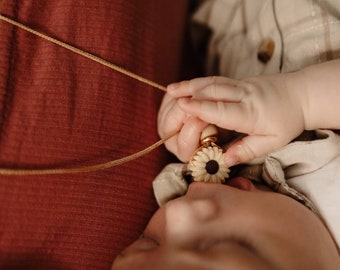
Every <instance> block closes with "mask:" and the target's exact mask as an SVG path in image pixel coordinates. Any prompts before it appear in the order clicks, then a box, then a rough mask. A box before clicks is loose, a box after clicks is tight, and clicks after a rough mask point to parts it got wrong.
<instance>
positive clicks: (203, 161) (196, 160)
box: [0, 15, 229, 183]
mask: <svg viewBox="0 0 340 270" xmlns="http://www.w3.org/2000/svg"><path fill="white" fill-rule="evenodd" d="M0 20H2V21H5V22H7V23H9V24H11V25H13V26H16V27H18V28H20V29H22V30H24V31H27V32H29V33H31V34H33V35H35V36H38V37H40V38H42V39H44V40H47V41H49V42H51V43H53V44H56V45H58V46H60V47H62V48H64V49H66V50H69V51H72V52H74V53H76V54H78V55H81V56H83V57H85V58H88V59H90V60H92V61H94V62H97V63H100V64H102V65H104V66H106V67H108V68H110V69H113V70H115V71H117V72H119V73H122V74H124V75H126V76H128V77H130V78H132V79H135V80H138V81H140V82H142V83H144V84H147V85H149V86H152V87H154V88H156V89H158V90H161V91H164V92H166V87H165V86H162V85H160V84H158V83H156V82H153V81H151V80H149V79H146V78H144V77H142V76H140V75H138V74H135V73H132V72H130V71H128V70H126V69H124V68H122V67H120V66H117V65H115V64H113V63H111V62H108V61H106V60H104V59H102V58H100V57H98V56H96V55H93V54H90V53H88V52H86V51H83V50H80V49H78V48H77V47H74V46H71V45H69V44H67V43H65V42H62V41H60V40H58V39H55V38H53V37H50V36H48V35H45V34H43V33H41V32H39V31H36V30H34V29H32V28H30V27H28V26H26V25H24V24H21V23H19V22H17V21H15V20H12V19H10V18H8V17H5V16H3V15H0ZM178 132H179V130H175V131H173V132H171V133H170V134H169V135H168V136H166V137H164V138H163V139H161V140H159V141H158V142H156V143H154V144H152V145H151V146H149V147H147V148H145V149H143V150H141V151H139V152H136V153H134V154H131V155H129V156H126V157H123V158H120V159H116V160H112V161H109V162H106V163H101V164H96V165H91V166H85V167H78V168H52V169H4V168H0V175H48V174H54V175H55V174H72V173H84V172H93V171H98V170H103V169H108V168H111V167H114V166H118V165H121V164H123V163H126V162H129V161H132V160H134V159H136V158H139V157H141V156H144V155H145V154H147V153H149V152H151V151H152V150H154V149H155V148H157V147H158V146H160V145H162V144H163V143H165V142H166V141H167V140H168V139H170V138H171V137H173V136H174V135H176V134H177V133H178ZM204 133H206V134H207V135H205V134H204ZM216 140H217V129H216V128H214V127H212V126H211V125H209V126H208V128H207V129H206V130H205V131H203V133H202V136H201V143H200V145H201V146H200V147H199V148H198V149H197V150H196V151H195V153H194V155H193V156H192V158H191V160H190V162H189V164H188V173H190V174H191V175H192V177H193V180H194V181H205V182H215V183H223V182H224V180H225V178H228V173H229V168H227V167H226V165H225V164H224V161H223V158H222V149H221V148H220V147H219V146H218V145H216V144H215V142H216Z"/></svg>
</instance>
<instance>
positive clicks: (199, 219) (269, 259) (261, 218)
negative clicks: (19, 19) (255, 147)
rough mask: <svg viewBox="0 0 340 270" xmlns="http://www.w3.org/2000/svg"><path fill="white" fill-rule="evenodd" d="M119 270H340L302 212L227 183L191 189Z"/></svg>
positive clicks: (249, 187) (314, 220)
mask: <svg viewBox="0 0 340 270" xmlns="http://www.w3.org/2000/svg"><path fill="white" fill-rule="evenodd" d="M118 269H119V270H124V269H129V270H133V269H138V270H142V269H148V270H149V269H162V270H166V269H176V270H178V269H195V270H198V269H209V270H211V269H223V270H227V269H233V270H241V269H242V270H246V269H249V270H250V269H251V270H254V269H261V270H265V269H268V270H269V269H270V270H272V269H282V270H284V269H287V270H294V269H299V270H302V269H308V270H311V269H315V270H316V269H318V270H320V269H327V270H333V269H334V270H336V269H340V261H339V255H338V252H337V247H336V245H335V243H334V241H333V239H332V237H331V235H330V233H329V232H328V231H327V229H326V227H325V226H324V225H323V223H322V222H321V220H320V219H319V218H318V217H317V216H316V215H315V214H313V213H312V212H311V211H310V210H308V209H307V208H306V207H305V206H303V205H302V204H300V203H298V202H296V201H294V200H293V199H291V198H289V197H287V196H284V195H281V194H278V193H275V192H272V191H271V190H269V189H268V188H267V187H265V186H262V185H256V186H255V185H254V184H253V183H252V182H250V181H249V180H248V179H246V178H241V177H238V178H233V179H230V180H228V182H227V185H220V184H211V183H193V184H191V185H190V187H189V190H188V192H187V194H186V195H185V196H183V197H180V198H178V199H175V200H173V201H170V202H168V203H167V204H166V205H165V206H163V207H161V208H160V209H159V210H158V211H157V212H156V213H155V214H154V216H153V217H152V219H151V220H150V222H149V224H148V225H147V227H146V229H145V231H144V233H143V235H142V236H141V237H140V238H139V239H138V240H137V241H136V242H134V243H133V244H132V245H131V246H129V247H128V248H127V249H125V250H124V251H123V252H122V253H121V254H120V255H119V256H118V257H117V258H116V260H115V261H114V263H113V266H112V270H118Z"/></svg>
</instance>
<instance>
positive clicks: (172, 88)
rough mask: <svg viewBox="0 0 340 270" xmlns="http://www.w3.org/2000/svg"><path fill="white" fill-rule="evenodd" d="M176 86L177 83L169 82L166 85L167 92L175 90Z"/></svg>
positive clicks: (177, 85)
mask: <svg viewBox="0 0 340 270" xmlns="http://www.w3.org/2000/svg"><path fill="white" fill-rule="evenodd" d="M178 87H179V83H172V84H169V85H168V87H167V91H168V92H172V91H175V90H176V89H177V88H178Z"/></svg>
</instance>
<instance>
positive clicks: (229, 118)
mask: <svg viewBox="0 0 340 270" xmlns="http://www.w3.org/2000/svg"><path fill="white" fill-rule="evenodd" d="M178 105H179V107H180V108H181V109H182V110H183V111H185V112H186V113H188V114H191V115H193V116H195V117H197V118H199V119H201V120H203V121H205V122H206V123H211V124H214V125H216V126H218V127H220V128H225V129H228V130H235V131H238V132H245V133H247V132H248V129H250V128H251V127H247V125H246V121H245V119H247V117H248V116H249V113H248V110H247V108H246V107H245V106H242V104H241V103H227V102H221V101H209V100H208V101H207V100H198V99H190V98H181V99H179V100H178Z"/></svg>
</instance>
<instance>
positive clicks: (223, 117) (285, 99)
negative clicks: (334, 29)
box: [161, 73, 305, 166]
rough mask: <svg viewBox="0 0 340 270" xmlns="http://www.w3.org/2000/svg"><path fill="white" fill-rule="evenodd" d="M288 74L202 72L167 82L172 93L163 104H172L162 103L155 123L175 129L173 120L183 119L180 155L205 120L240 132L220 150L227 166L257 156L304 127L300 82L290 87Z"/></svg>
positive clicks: (176, 123) (291, 77)
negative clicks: (212, 74) (234, 75)
mask: <svg viewBox="0 0 340 270" xmlns="http://www.w3.org/2000/svg"><path fill="white" fill-rule="evenodd" d="M294 76H295V75H294V74H293V73H292V74H279V75H271V76H260V77H254V78H249V79H244V80H233V79H229V78H225V77H207V78H198V79H194V80H190V81H183V82H180V83H176V84H172V85H170V86H169V87H168V93H169V95H171V96H172V97H173V98H171V97H170V96H168V101H169V104H168V106H169V107H171V106H172V107H171V108H168V109H165V108H163V110H165V111H166V112H165V113H164V112H163V117H161V118H162V120H163V121H164V122H162V126H161V127H162V128H163V129H166V130H168V129H172V128H180V127H181V124H179V123H180V122H181V121H182V122H183V123H184V124H183V127H182V130H181V132H182V134H181V135H179V136H178V138H177V145H179V144H182V146H181V147H179V146H177V151H178V150H179V149H181V150H180V151H181V152H180V154H181V156H182V157H185V159H186V158H188V156H187V155H185V154H184V149H186V150H187V154H189V155H190V154H192V152H193V151H194V148H195V147H194V146H197V144H198V139H199V136H200V132H201V131H202V130H203V129H204V127H205V126H206V124H207V123H211V124H214V125H216V126H218V127H220V128H223V129H227V130H235V131H237V132H239V133H243V134H245V135H246V136H244V137H243V138H242V139H240V140H238V141H236V142H235V143H233V144H231V145H230V147H229V148H228V149H227V151H226V153H225V154H224V159H225V161H226V163H227V165H228V166H232V165H235V164H238V163H241V162H246V161H249V160H252V159H254V158H256V157H261V156H263V155H265V154H267V153H269V152H272V151H274V150H276V149H278V148H280V147H282V146H284V145H286V144H288V143H289V142H290V141H292V140H293V139H294V138H296V137H297V136H298V135H299V134H300V133H301V132H302V131H303V130H304V128H305V123H304V113H303V104H302V103H303V101H304V98H303V92H304V91H303V85H301V84H300V85H299V89H296V88H297V87H296V83H293V82H294V81H295V78H294ZM170 104H171V105H170ZM167 113H168V114H169V115H166V114H167ZM164 114H165V115H166V116H167V117H164ZM168 125H169V127H168V128H166V127H167V126H168ZM170 127H171V128H170ZM169 131H170V130H169ZM180 136H181V137H180ZM179 139H180V140H179ZM192 140H193V141H194V142H192ZM172 143H174V142H172ZM171 147H173V148H176V146H171ZM174 152H175V153H176V151H174Z"/></svg>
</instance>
